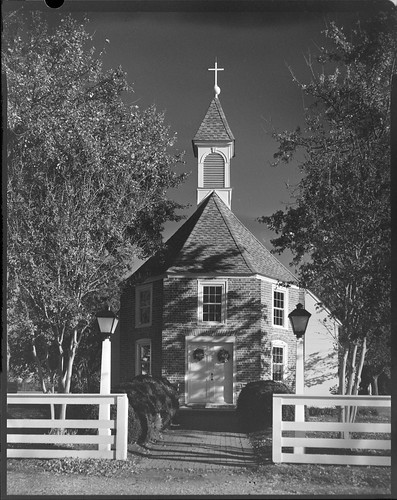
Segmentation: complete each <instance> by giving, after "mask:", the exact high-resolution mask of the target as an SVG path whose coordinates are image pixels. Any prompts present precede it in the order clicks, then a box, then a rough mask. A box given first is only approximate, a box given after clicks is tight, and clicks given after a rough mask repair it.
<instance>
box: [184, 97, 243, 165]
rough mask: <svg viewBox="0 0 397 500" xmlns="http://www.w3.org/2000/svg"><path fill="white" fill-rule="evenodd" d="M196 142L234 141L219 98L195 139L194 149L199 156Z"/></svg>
mask: <svg viewBox="0 0 397 500" xmlns="http://www.w3.org/2000/svg"><path fill="white" fill-rule="evenodd" d="M196 141H210V142H212V141H228V142H229V141H232V142H234V135H233V133H232V131H231V130H230V127H229V124H228V123H227V120H226V116H225V113H224V112H223V109H222V106H221V102H220V100H219V97H214V99H212V101H211V104H210V105H209V108H208V110H207V113H206V115H205V117H204V119H203V121H202V122H201V125H200V127H199V129H198V131H197V132H196V135H195V136H194V138H193V149H194V153H195V155H197V148H196V146H195V142H196Z"/></svg>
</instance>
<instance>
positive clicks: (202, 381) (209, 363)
mask: <svg viewBox="0 0 397 500" xmlns="http://www.w3.org/2000/svg"><path fill="white" fill-rule="evenodd" d="M226 353H227V354H226ZM233 355H234V352H233V343H231V342H219V343H218V342H216V343H215V342H190V343H188V345H187V357H188V360H187V403H188V404H194V403H196V404H215V405H223V404H233ZM225 358H228V359H226V360H225Z"/></svg>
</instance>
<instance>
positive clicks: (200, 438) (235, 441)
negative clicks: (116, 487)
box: [129, 409, 257, 470]
mask: <svg viewBox="0 0 397 500" xmlns="http://www.w3.org/2000/svg"><path fill="white" fill-rule="evenodd" d="M239 431H240V429H239V427H238V423H237V419H236V414H235V411H219V410H209V411H208V410H191V409H186V411H184V410H181V411H180V412H179V415H178V418H177V423H176V425H173V426H172V427H171V429H167V430H166V431H164V432H163V434H162V439H161V440H159V441H158V442H156V443H148V444H147V445H145V446H143V447H138V446H132V447H129V451H130V453H131V456H134V455H135V456H139V457H144V459H143V460H140V461H139V468H145V469H146V468H147V469H159V468H164V469H168V468H173V469H193V470H196V469H200V470H202V469H206V470H219V469H221V468H222V469H224V468H233V467H240V468H241V467H243V468H246V467H253V466H255V465H257V461H256V458H255V455H254V451H253V449H252V447H251V444H250V441H249V439H248V437H247V435H246V434H243V433H241V432H239Z"/></svg>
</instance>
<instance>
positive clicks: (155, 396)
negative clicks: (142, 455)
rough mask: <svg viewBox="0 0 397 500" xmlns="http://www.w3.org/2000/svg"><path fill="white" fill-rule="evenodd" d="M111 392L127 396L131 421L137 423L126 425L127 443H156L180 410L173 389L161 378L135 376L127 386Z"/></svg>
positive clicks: (120, 386) (118, 387)
mask: <svg viewBox="0 0 397 500" xmlns="http://www.w3.org/2000/svg"><path fill="white" fill-rule="evenodd" d="M112 392H115V393H117V392H118V393H123V392H124V393H126V394H127V397H128V402H129V408H131V409H132V410H133V412H134V414H135V416H134V417H133V420H137V421H138V422H139V424H138V422H135V423H134V422H129V424H128V425H129V434H128V442H129V443H134V442H137V443H140V444H142V443H145V442H148V441H151V440H155V439H158V437H159V433H160V431H161V430H162V429H165V428H167V427H168V426H169V425H170V424H171V421H172V419H173V417H174V415H175V413H176V411H177V409H178V407H179V403H178V393H177V391H176V389H175V388H174V387H173V386H172V384H170V382H169V381H168V380H167V379H165V378H163V377H151V376H149V375H138V376H137V377H134V378H133V379H132V380H131V381H130V382H124V383H122V384H120V385H118V386H117V387H115V388H114V389H113V391H112ZM132 416H133V414H132V413H131V417H132ZM129 420H130V415H129ZM138 432H139V435H138Z"/></svg>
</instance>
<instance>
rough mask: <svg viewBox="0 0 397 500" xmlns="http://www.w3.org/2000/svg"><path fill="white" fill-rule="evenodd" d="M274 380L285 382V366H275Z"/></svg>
mask: <svg viewBox="0 0 397 500" xmlns="http://www.w3.org/2000/svg"><path fill="white" fill-rule="evenodd" d="M273 380H283V365H273Z"/></svg>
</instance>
